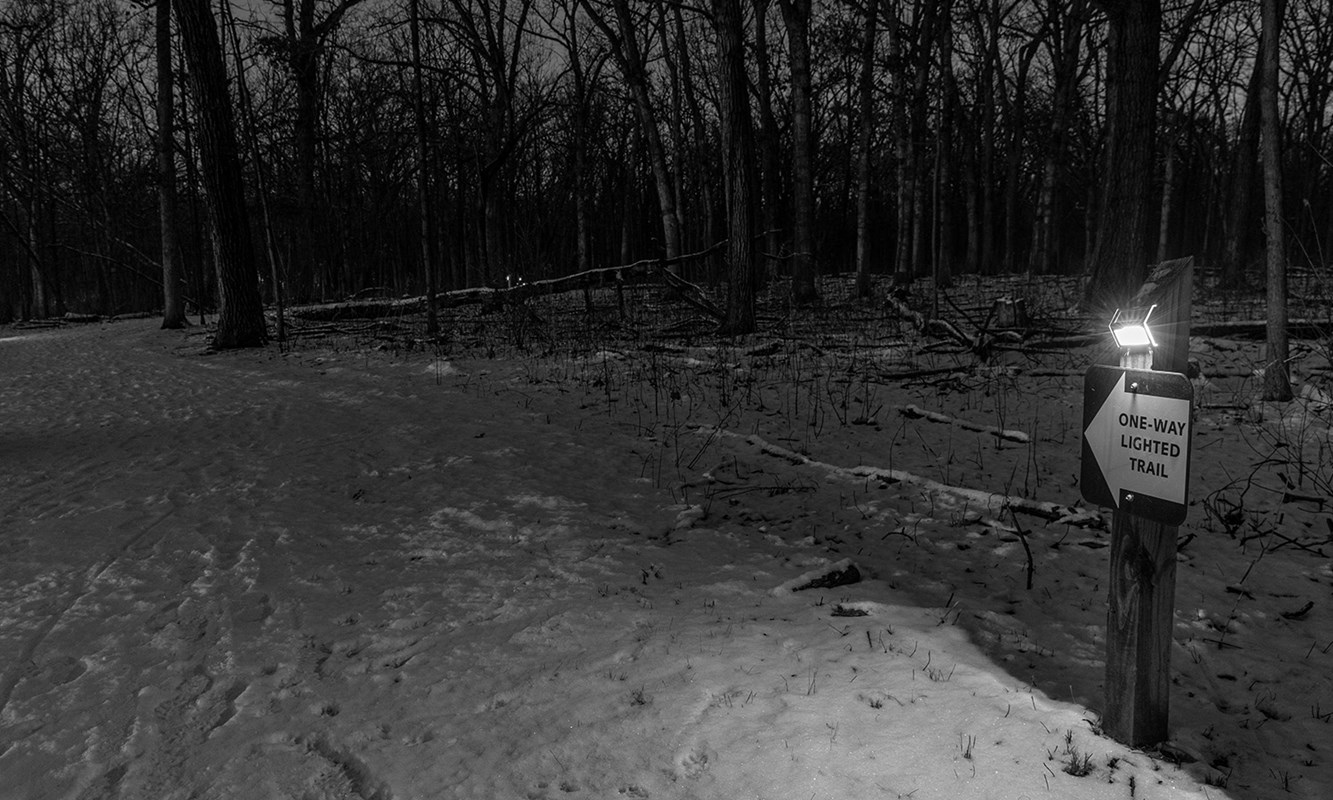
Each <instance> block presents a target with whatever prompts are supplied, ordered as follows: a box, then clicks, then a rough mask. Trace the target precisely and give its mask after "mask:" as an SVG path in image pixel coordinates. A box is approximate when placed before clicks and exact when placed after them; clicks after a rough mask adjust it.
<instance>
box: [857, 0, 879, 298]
mask: <svg viewBox="0 0 1333 800" xmlns="http://www.w3.org/2000/svg"><path fill="white" fill-rule="evenodd" d="M878 20H879V0H866V7H865V31H864V33H863V34H862V35H863V37H864V38H862V40H861V69H860V72H859V73H858V75H857V78H856V94H857V100H858V103H859V105H860V113H861V119H860V127H859V129H858V130H857V138H856V294H857V296H858V297H870V294H871V283H870V178H871V176H870V144H871V139H872V137H873V136H874V133H875V31H876V23H877V22H878Z"/></svg>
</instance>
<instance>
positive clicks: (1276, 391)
mask: <svg viewBox="0 0 1333 800" xmlns="http://www.w3.org/2000/svg"><path fill="white" fill-rule="evenodd" d="M1283 5H1285V3H1284V2H1283V0H1263V5H1262V8H1263V12H1262V13H1263V31H1262V34H1261V36H1260V48H1259V60H1260V63H1261V64H1262V67H1263V82H1262V86H1261V88H1260V92H1259V97H1260V105H1261V106H1262V115H1261V116H1262V121H1261V127H1262V135H1261V136H1260V141H1261V147H1262V150H1263V162H1264V228H1265V231H1266V232H1267V234H1268V248H1267V259H1266V261H1267V267H1268V281H1267V290H1268V291H1267V294H1268V297H1267V300H1268V361H1267V363H1266V364H1265V365H1264V393H1263V398H1264V399H1265V400H1275V401H1286V400H1290V399H1291V375H1290V371H1289V369H1288V365H1287V359H1288V356H1289V352H1288V347H1287V252H1286V246H1285V242H1286V239H1285V237H1284V235H1283V231H1282V143H1281V135H1282V120H1281V118H1280V117H1279V116H1278V107H1277V90H1278V80H1277V65H1278V34H1279V32H1280V29H1281V26H1282V12H1283V8H1282V6H1283Z"/></svg>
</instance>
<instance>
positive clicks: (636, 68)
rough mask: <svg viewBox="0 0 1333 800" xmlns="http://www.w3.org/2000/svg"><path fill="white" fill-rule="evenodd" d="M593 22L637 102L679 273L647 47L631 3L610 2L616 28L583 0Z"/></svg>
mask: <svg viewBox="0 0 1333 800" xmlns="http://www.w3.org/2000/svg"><path fill="white" fill-rule="evenodd" d="M582 2H583V7H584V8H585V9H586V10H587V12H588V16H590V17H591V18H592V20H593V22H594V23H595V24H596V25H597V27H598V28H599V29H601V31H602V33H603V34H604V35H605V36H606V38H607V41H608V42H609V43H610V46H611V56H612V58H613V59H614V60H615V62H616V65H617V66H618V67H620V73H621V75H622V76H624V78H625V82H626V83H627V84H629V89H630V93H631V95H632V97H633V99H634V110H635V111H636V112H637V114H638V117H639V125H640V128H641V130H642V133H643V144H644V147H645V148H646V149H647V151H648V161H649V164H650V166H651V167H652V171H653V181H654V183H655V185H656V187H657V204H658V208H659V210H660V212H661V215H662V247H663V249H664V251H665V256H666V258H667V260H668V261H669V262H671V267H670V268H671V269H672V270H675V269H677V267H676V265H675V261H676V259H678V258H679V257H680V254H681V250H680V218H679V217H678V216H677V215H676V193H675V187H674V178H673V177H672V172H671V169H670V167H669V166H668V165H667V158H666V147H665V145H664V144H663V143H662V136H661V133H660V132H659V131H658V121H657V111H656V108H655V107H654V106H653V101H652V92H651V89H650V87H649V85H648V68H647V60H646V58H645V55H644V47H643V45H641V44H640V42H639V38H638V32H637V26H636V25H635V24H634V19H633V17H632V16H631V14H630V7H629V3H628V0H611V11H612V14H613V15H614V17H615V24H614V26H613V25H612V23H611V21H609V20H607V19H606V16H605V15H604V14H603V13H602V9H601V8H599V7H598V6H595V5H593V0H582Z"/></svg>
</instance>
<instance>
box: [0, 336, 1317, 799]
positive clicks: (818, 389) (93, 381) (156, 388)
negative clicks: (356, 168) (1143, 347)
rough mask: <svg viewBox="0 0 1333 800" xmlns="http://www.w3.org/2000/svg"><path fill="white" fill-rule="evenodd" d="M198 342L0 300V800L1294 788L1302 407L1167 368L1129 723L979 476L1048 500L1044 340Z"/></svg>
mask: <svg viewBox="0 0 1333 800" xmlns="http://www.w3.org/2000/svg"><path fill="white" fill-rule="evenodd" d="M205 342H206V336H205V335H204V332H202V331H200V330H197V329H196V330H194V331H190V332H164V331H159V330H157V329H156V323H155V322H154V321H152V320H140V321H126V322H118V323H108V324H97V325H90V326H83V327H70V328H64V329H58V330H23V329H14V328H11V329H0V798H4V799H5V800H9V799H10V798H15V799H17V798H24V799H25V800H26V799H28V798H31V799H32V800H36V799H37V798H86V799H88V800H92V799H93V798H145V799H148V798H153V799H157V798H163V799H166V798H180V799H181V800H184V799H185V798H199V799H200V800H206V799H208V798H310V799H311V800H316V799H324V798H330V799H332V798H338V799H340V800H341V799H344V798H362V799H363V800H371V798H374V799H376V800H390V799H392V800H409V799H410V798H422V799H423V800H424V799H425V798H487V799H489V798H497V799H498V798H533V799H536V798H552V799H554V798H570V800H578V799H580V798H698V799H699V800H708V799H710V798H718V799H719V800H722V799H725V800H739V799H740V798H765V799H766V800H778V799H779V798H782V799H790V800H814V799H825V800H849V799H852V798H912V800H931V799H932V798H943V799H952V798H978V799H980V798H988V799H989V798H997V799H998V798H1015V799H1017V798H1030V799H1033V800H1035V799H1036V798H1043V797H1051V798H1089V799H1091V800H1099V799H1100V798H1149V799H1150V800H1167V799H1168V798H1212V799H1213V800H1221V799H1222V798H1228V797H1233V798H1268V797H1279V796H1283V797H1285V796H1295V797H1304V798H1329V797H1333V758H1331V757H1330V748H1333V745H1329V744H1328V741H1329V736H1328V733H1329V731H1330V730H1333V729H1331V728H1330V726H1329V721H1330V713H1333V691H1331V690H1333V646H1331V645H1333V623H1331V622H1330V616H1329V601H1330V586H1331V585H1333V572H1331V571H1330V561H1329V558H1328V556H1327V553H1328V550H1329V545H1328V537H1329V536H1330V535H1333V522H1330V511H1329V509H1328V507H1327V506H1325V505H1318V504H1316V503H1315V502H1314V501H1307V500H1300V499H1293V497H1292V496H1294V495H1305V494H1308V495H1312V496H1319V495H1321V494H1322V496H1324V497H1325V498H1327V495H1328V492H1327V488H1328V487H1327V486H1326V485H1323V486H1321V485H1320V484H1319V483H1318V481H1320V480H1327V479H1328V473H1329V470H1330V468H1331V462H1333V454H1331V453H1333V450H1331V449H1330V442H1329V438H1328V437H1329V433H1328V423H1329V410H1328V409H1327V408H1326V407H1322V406H1320V405H1319V404H1318V403H1317V402H1311V401H1308V400H1307V401H1305V402H1302V403H1294V404H1291V405H1289V406H1286V407H1282V408H1276V407H1268V408H1263V407H1258V406H1255V405H1254V404H1252V403H1250V402H1249V399H1248V396H1247V395H1246V392H1247V387H1248V386H1249V382H1248V381H1246V380H1244V379H1243V378H1232V379H1224V378H1220V377H1219V378H1214V380H1213V382H1212V383H1211V384H1210V385H1209V386H1208V387H1201V390H1202V391H1201V399H1202V400H1203V407H1202V408H1201V410H1200V412H1199V422H1198V425H1197V431H1196V437H1195V443H1194V447H1195V463H1194V467H1193V470H1194V477H1193V481H1192V488H1193V496H1194V498H1195V499H1196V501H1197V502H1196V504H1195V506H1194V507H1193V508H1192V511H1191V516H1190V519H1189V521H1188V522H1187V523H1186V525H1185V526H1183V527H1182V528H1181V538H1182V541H1183V542H1184V546H1183V548H1182V552H1181V555H1180V561H1179V575H1178V588H1177V617H1176V620H1177V625H1176V632H1175V641H1176V647H1175V653H1174V661H1173V694H1172V704H1173V706H1172V710H1173V724H1172V737H1173V746H1172V747H1170V748H1168V749H1167V752H1166V753H1165V754H1164V753H1162V752H1153V753H1145V752H1136V751H1131V750H1128V749H1127V748H1125V747H1123V746H1121V745H1119V744H1117V743H1115V742H1113V741H1111V740H1109V739H1107V738H1105V737H1103V736H1101V735H1100V734H1099V732H1098V727H1097V725H1096V722H1097V717H1098V714H1097V711H1096V710H1095V709H1097V708H1099V707H1100V706H1101V703H1102V697H1101V679H1102V661H1103V657H1104V654H1103V649H1104V639H1103V633H1104V615H1105V594H1106V573H1107V555H1108V549H1107V542H1108V536H1107V534H1106V532H1105V530H1102V529H1099V528H1098V527H1097V525H1096V523H1095V520H1096V519H1097V518H1098V515H1097V514H1096V513H1083V514H1076V515H1073V516H1072V517H1069V518H1067V519H1066V520H1065V521H1061V522H1050V521H1048V520H1046V519H1044V518H1042V517H1040V516H1038V515H1031V514H1026V513H1021V514H1018V515H1015V514H1013V513H1009V512H1003V513H1002V512H1001V510H1000V509H999V507H998V506H997V505H996V504H995V503H994V502H993V498H992V497H991V495H992V494H993V493H1000V494H1009V495H1015V496H1021V497H1024V498H1028V499H1030V500H1033V501H1037V502H1040V503H1046V504H1049V505H1051V506H1081V505H1082V504H1081V503H1080V502H1079V500H1078V489H1077V486H1076V485H1075V483H1076V479H1077V476H1078V468H1079V467H1078V459H1079V427H1080V424H1081V408H1080V403H1081V392H1080V389H1081V383H1082V379H1081V369H1082V367H1083V366H1085V365H1086V363H1087V361H1086V356H1077V355H1069V354H1061V355H1059V356H1058V357H1053V358H1052V359H1051V363H1032V362H1023V363H1022V364H1020V365H1018V367H1017V368H1013V369H997V370H990V371H986V370H982V371H977V370H960V371H959V372H958V373H956V374H948V373H942V374H941V373H936V374H932V375H930V376H928V377H922V378H917V379H913V380H887V379H885V380H882V381H880V380H875V379H873V378H874V377H875V376H883V375H885V374H887V373H891V372H893V371H894V370H895V369H896V367H895V364H900V363H901V361H902V359H903V358H904V352H903V351H902V350H901V349H900V348H894V347H865V348H859V349H853V350H850V351H841V352H839V353H832V354H831V353H830V352H829V351H827V350H823V351H820V350H817V349H814V348H806V347H803V346H800V345H799V344H797V343H792V342H787V343H785V344H782V345H780V346H777V347H771V348H762V347H761V348H756V349H754V350H753V351H752V352H751V353H750V354H749V355H746V354H744V353H742V352H740V351H739V350H726V351H718V350H710V349H707V348H698V349H696V350H691V351H673V352H667V353H660V352H653V353H625V352H618V351H617V352H612V351H603V352H599V353H590V354H587V355H583V356H574V355H566V356H561V357H551V358H537V357H525V358H516V359H510V360H490V361H488V360H463V359H460V360H448V359H444V358H440V357H435V356H431V355H416V356H409V355H404V354H399V353H388V352H381V351H374V350H361V349H335V348H332V347H318V346H316V345H314V344H305V345H303V346H301V347H299V348H298V349H297V350H295V351H294V352H291V353H288V354H286V355H281V354H279V353H278V352H277V351H276V350H275V349H269V350H266V351H253V352H238V353H226V354H214V355H206V354H204V352H203V351H204V346H205ZM1247 347H1248V346H1247V345H1241V344H1235V343H1227V342H1215V341H1199V342H1196V351H1197V353H1196V355H1197V356H1198V357H1199V358H1200V360H1201V362H1202V363H1203V364H1204V367H1205V371H1206V372H1207V371H1210V370H1213V371H1216V372H1217V374H1219V375H1220V374H1222V373H1223V372H1224V371H1225V369H1229V368H1232V367H1234V366H1236V365H1242V367H1243V365H1245V364H1246V363H1247V359H1249V358H1250V357H1251V356H1252V355H1253V353H1252V352H1250V351H1249V350H1247ZM1080 359H1082V360H1080ZM1056 362H1058V363H1056ZM1302 364H1303V365H1309V366H1310V368H1311V369H1315V368H1323V369H1326V368H1327V360H1326V359H1325V360H1323V361H1318V359H1317V358H1316V357H1315V356H1310V357H1309V358H1308V359H1306V360H1305V361H1303V362H1302ZM1224 368H1225V369H1224ZM1320 375H1322V376H1323V378H1324V379H1327V372H1326V371H1325V372H1322V373H1315V372H1308V371H1307V372H1304V373H1302V376H1303V380H1307V379H1308V381H1311V382H1309V383H1303V384H1302V385H1310V386H1314V385H1315V383H1317V381H1316V379H1317V378H1319V376H1320ZM1313 396H1314V397H1315V398H1316V400H1317V397H1318V396H1317V395H1313ZM1002 434H1005V435H1002ZM1008 434H1012V435H1008ZM1276 439H1281V444H1282V446H1280V447H1277V448H1274V447H1272V446H1270V445H1271V443H1272V442H1273V441H1275V440H1276ZM1302 448H1303V449H1302ZM1297 451H1300V452H1303V453H1305V454H1306V455H1305V461H1304V462H1302V463H1303V464H1304V466H1305V467H1306V470H1305V472H1304V473H1302V472H1301V471H1300V470H1299V469H1298V467H1299V464H1298V463H1297V461H1296V460H1295V459H1294V458H1293V456H1292V454H1293V453H1294V452H1297ZM1265 460H1267V461H1268V463H1267V465H1261V466H1260V468H1258V469H1257V470H1256V466H1255V465H1257V464H1261V462H1264V461H1265ZM858 467H859V468H860V469H858ZM888 470H894V471H895V472H892V473H890V472H888ZM1321 470H1322V472H1321ZM1283 480H1285V481H1287V482H1288V483H1289V484H1290V488H1289V489H1287V494H1288V502H1286V503H1282V502H1281V500H1282V494H1283V490H1284V486H1283V485H1282V483H1281V481H1283ZM1085 511H1093V512H1095V510H1087V509H1085ZM1090 520H1091V524H1090ZM1265 526H1267V527H1265ZM1325 526H1329V527H1328V528H1327V529H1326V528H1325ZM1020 532H1021V534H1022V536H1023V537H1025V538H1026V540H1027V543H1028V544H1029V546H1030V547H1031V551H1032V563H1031V569H1032V579H1033V587H1032V589H1031V590H1029V589H1027V588H1026V585H1025V584H1026V575H1027V570H1028V559H1027V556H1026V554H1025V551H1024V547H1023V540H1022V539H1021V538H1020V536H1019V535H1018V534H1019V533H1020ZM1293 542H1294V543H1295V544H1293ZM849 564H850V565H854V566H855V567H856V571H857V572H858V573H859V574H860V576H861V578H862V579H861V580H860V581H858V582H855V583H849V584H844V585H839V586H834V587H824V588H811V589H805V590H801V591H793V589H795V588H797V587H799V586H800V585H801V584H802V583H806V582H810V581H812V580H818V579H819V578H820V576H827V575H844V574H846V571H847V567H848V565H849ZM1310 603H1313V605H1312V606H1310V607H1308V608H1306V606H1307V605H1309V604H1310ZM1302 609H1304V610H1302ZM1182 757H1183V758H1184V759H1186V761H1188V760H1189V759H1195V761H1194V763H1185V764H1184V765H1183V766H1182V765H1177V764H1176V763H1173V760H1172V759H1173V758H1174V759H1177V760H1178V759H1180V758H1182ZM1219 784H1225V786H1226V788H1220V786H1219Z"/></svg>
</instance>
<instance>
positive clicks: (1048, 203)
mask: <svg viewBox="0 0 1333 800" xmlns="http://www.w3.org/2000/svg"><path fill="white" fill-rule="evenodd" d="M1054 5H1055V7H1057V8H1058V4H1054ZM1088 11H1089V9H1088V3H1087V0H1076V1H1075V2H1074V3H1073V4H1071V6H1070V8H1069V11H1068V13H1066V14H1065V16H1064V19H1063V22H1064V31H1063V34H1064V35H1063V38H1062V39H1061V41H1060V42H1059V44H1058V48H1059V49H1058V51H1057V53H1056V59H1055V75H1054V78H1053V80H1054V83H1055V86H1054V90H1053V92H1052V95H1053V97H1052V100H1051V105H1052V110H1051V126H1050V136H1049V138H1048V139H1047V149H1046V160H1045V164H1044V167H1043V169H1042V180H1041V191H1040V193H1039V194H1038V196H1037V217H1036V219H1035V220H1034V221H1033V225H1032V260H1031V262H1030V264H1031V268H1032V270H1033V271H1034V272H1037V273H1039V274H1049V273H1051V272H1052V271H1054V265H1055V251H1056V243H1055V242H1054V241H1053V240H1054V239H1055V237H1056V226H1055V204H1056V193H1057V189H1058V181H1059V176H1060V170H1061V168H1062V167H1063V165H1064V161H1065V149H1066V146H1065V145H1066V141H1067V140H1068V138H1069V119H1070V115H1071V114H1072V113H1073V111H1074V99H1075V97H1076V96H1077V92H1078V73H1079V69H1078V67H1079V51H1080V44H1081V42H1082V41H1083V27H1084V26H1085V25H1086V24H1087V21H1088ZM1057 27H1059V26H1057Z"/></svg>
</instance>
